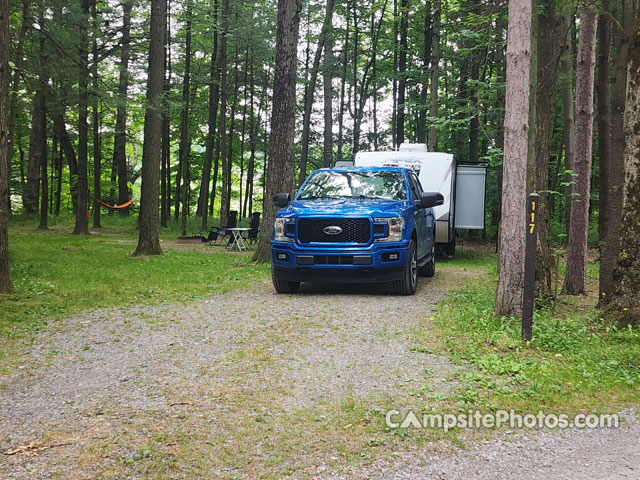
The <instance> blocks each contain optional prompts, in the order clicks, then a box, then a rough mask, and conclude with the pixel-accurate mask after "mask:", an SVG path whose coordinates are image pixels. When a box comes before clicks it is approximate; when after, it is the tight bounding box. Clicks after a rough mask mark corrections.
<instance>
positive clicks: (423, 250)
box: [409, 172, 433, 258]
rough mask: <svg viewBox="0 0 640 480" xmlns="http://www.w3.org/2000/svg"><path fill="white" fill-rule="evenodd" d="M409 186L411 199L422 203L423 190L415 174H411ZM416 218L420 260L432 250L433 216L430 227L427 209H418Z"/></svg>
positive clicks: (415, 214)
mask: <svg viewBox="0 0 640 480" xmlns="http://www.w3.org/2000/svg"><path fill="white" fill-rule="evenodd" d="M409 186H410V188H411V199H412V200H413V201H414V202H416V201H420V198H421V195H420V194H421V192H422V188H421V187H420V182H419V181H418V179H417V178H416V176H415V174H414V173H413V172H411V173H409ZM414 218H415V222H416V229H417V230H418V245H417V248H418V258H422V257H424V256H425V255H427V254H428V253H429V252H430V250H431V243H432V241H429V237H430V236H432V232H433V215H432V216H431V224H430V226H429V218H428V215H427V209H426V208H416V210H415V213H414Z"/></svg>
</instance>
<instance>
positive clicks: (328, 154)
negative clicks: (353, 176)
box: [322, 0, 375, 167]
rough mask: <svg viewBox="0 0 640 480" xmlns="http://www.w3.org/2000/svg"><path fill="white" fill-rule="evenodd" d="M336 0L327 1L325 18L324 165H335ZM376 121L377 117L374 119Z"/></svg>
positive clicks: (323, 66) (323, 75) (323, 69)
mask: <svg viewBox="0 0 640 480" xmlns="http://www.w3.org/2000/svg"><path fill="white" fill-rule="evenodd" d="M334 5H335V1H334V0H328V1H327V17H328V18H325V25H326V30H325V41H324V57H323V62H322V83H323V91H324V148H323V162H322V163H323V166H324V167H331V166H332V165H333V11H334ZM374 122H375V119H374Z"/></svg>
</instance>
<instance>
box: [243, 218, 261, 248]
mask: <svg viewBox="0 0 640 480" xmlns="http://www.w3.org/2000/svg"><path fill="white" fill-rule="evenodd" d="M249 228H251V230H249V231H248V232H247V233H246V237H245V239H246V240H247V242H248V243H249V245H253V244H254V243H256V242H257V241H258V235H259V234H260V212H254V213H252V214H251V222H250V223H249Z"/></svg>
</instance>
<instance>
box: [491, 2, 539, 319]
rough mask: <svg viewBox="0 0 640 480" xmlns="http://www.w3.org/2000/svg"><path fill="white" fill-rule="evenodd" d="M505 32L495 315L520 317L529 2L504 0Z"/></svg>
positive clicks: (529, 34) (522, 279) (522, 277)
mask: <svg viewBox="0 0 640 480" xmlns="http://www.w3.org/2000/svg"><path fill="white" fill-rule="evenodd" d="M508 18H509V28H508V33H507V90H506V97H505V98H506V105H505V120H504V132H505V138H504V176H503V185H502V219H503V220H502V229H501V232H500V243H501V248H500V259H499V264H500V265H499V269H500V270H499V271H500V275H499V278H498V288H497V289H496V300H495V307H494V313H495V314H496V315H504V316H517V315H520V314H521V313H522V294H523V289H524V246H525V213H526V212H525V195H526V193H525V186H526V178H525V175H526V165H527V133H528V132H527V130H528V128H527V124H528V120H529V68H530V60H531V59H530V42H531V2H530V1H528V0H510V1H509V17H508Z"/></svg>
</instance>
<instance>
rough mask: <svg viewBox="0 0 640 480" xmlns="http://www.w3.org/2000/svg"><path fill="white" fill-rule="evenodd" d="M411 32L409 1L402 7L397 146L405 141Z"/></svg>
mask: <svg viewBox="0 0 640 480" xmlns="http://www.w3.org/2000/svg"><path fill="white" fill-rule="evenodd" d="M408 31H409V0H401V5H400V51H399V52H398V76H399V80H398V119H397V125H396V130H397V131H396V135H397V140H396V145H398V146H400V145H402V143H403V142H404V140H405V131H404V128H405V101H406V98H405V97H406V89H407V87H406V85H407V50H408Z"/></svg>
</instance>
